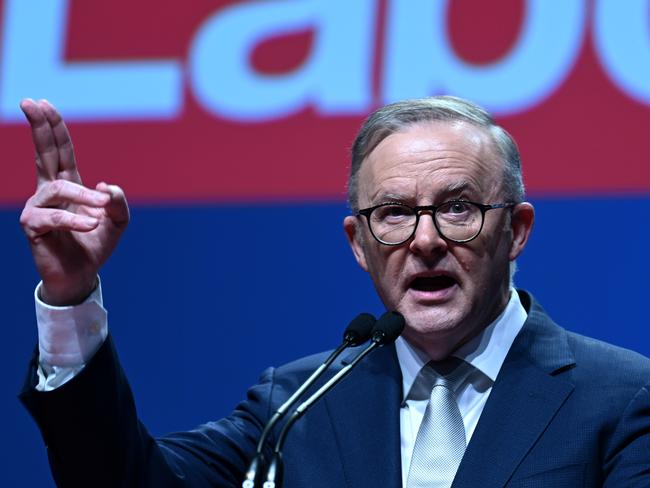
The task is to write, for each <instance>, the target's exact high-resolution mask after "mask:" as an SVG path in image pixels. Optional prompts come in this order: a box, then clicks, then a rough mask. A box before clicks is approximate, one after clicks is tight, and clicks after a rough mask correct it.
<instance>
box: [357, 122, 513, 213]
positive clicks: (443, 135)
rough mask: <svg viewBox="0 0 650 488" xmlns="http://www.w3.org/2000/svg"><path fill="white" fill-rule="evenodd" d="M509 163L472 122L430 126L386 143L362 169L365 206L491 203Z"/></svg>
mask: <svg viewBox="0 0 650 488" xmlns="http://www.w3.org/2000/svg"><path fill="white" fill-rule="evenodd" d="M502 175H503V163H502V161H501V158H499V156H498V153H497V150H496V148H495V145H494V142H493V139H492V137H491V135H490V133H489V132H488V131H487V130H486V129H484V128H481V127H477V126H475V125H473V124H470V123H467V122H458V121H454V122H427V123H419V124H414V125H410V126H408V127H406V128H405V129H403V130H401V131H400V132H396V133H394V134H391V135H390V136H388V137H386V138H385V139H384V140H382V141H381V142H380V143H379V144H378V145H377V147H376V148H375V149H374V150H373V151H372V152H371V153H370V154H369V155H368V157H367V158H366V160H365V161H364V162H363V164H362V165H361V168H360V169H359V190H360V191H359V203H360V204H361V205H362V206H365V205H370V204H376V203H380V202H379V201H378V200H382V199H386V198H398V199H405V200H418V201H422V199H436V198H445V197H450V198H451V197H454V196H461V194H462V195H464V196H467V197H468V198H477V199H478V198H480V199H484V198H490V197H492V196H495V195H496V194H498V192H499V191H500V188H501V182H502Z"/></svg>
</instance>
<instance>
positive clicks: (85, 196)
mask: <svg viewBox="0 0 650 488" xmlns="http://www.w3.org/2000/svg"><path fill="white" fill-rule="evenodd" d="M109 202H110V195H107V194H106V193H105V192H101V191H96V190H92V189H90V188H86V187H85V186H82V185H79V184H77V183H73V182H72V181H67V180H55V181H50V182H47V183H46V184H44V185H41V186H40V187H39V188H38V190H37V191H36V194H34V196H33V197H32V198H31V199H30V202H29V205H33V206H35V207H56V206H59V205H66V204H78V205H87V206H90V207H104V206H106V205H107V204H108V203H109Z"/></svg>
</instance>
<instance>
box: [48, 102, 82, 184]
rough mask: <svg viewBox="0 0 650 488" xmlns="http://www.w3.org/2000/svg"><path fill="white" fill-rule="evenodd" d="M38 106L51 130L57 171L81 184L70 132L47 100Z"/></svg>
mask: <svg viewBox="0 0 650 488" xmlns="http://www.w3.org/2000/svg"><path fill="white" fill-rule="evenodd" d="M39 105H40V106H41V108H42V109H43V113H44V114H45V117H46V118H47V121H48V122H49V124H50V127H51V128H52V135H53V136H54V142H55V144H56V147H57V149H58V151H59V171H60V172H61V171H62V172H65V173H66V175H67V176H69V177H70V179H72V181H75V182H76V183H81V178H80V177H79V172H78V171H77V162H76V161H75V157H74V148H73V146H72V138H71V137H70V132H68V128H67V127H66V125H65V122H64V121H63V117H61V114H60V113H59V112H58V110H57V109H56V108H54V105H52V104H51V103H50V102H48V101H47V100H41V101H40V102H39ZM66 179H68V178H66Z"/></svg>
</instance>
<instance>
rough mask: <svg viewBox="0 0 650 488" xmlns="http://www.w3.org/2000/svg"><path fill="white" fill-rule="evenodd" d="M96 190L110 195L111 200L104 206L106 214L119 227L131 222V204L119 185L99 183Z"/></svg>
mask: <svg viewBox="0 0 650 488" xmlns="http://www.w3.org/2000/svg"><path fill="white" fill-rule="evenodd" d="M95 189H96V190H98V191H100V192H104V193H106V194H108V195H110V202H109V203H108V205H106V206H105V207H104V209H105V211H106V215H107V216H108V218H110V219H111V220H112V221H113V223H114V224H115V225H116V226H118V227H124V226H126V225H127V224H128V223H129V204H128V203H127V201H126V195H124V191H123V190H122V189H121V188H120V187H119V186H117V185H109V184H107V183H104V182H103V181H102V182H101V183H98V184H97V186H96V187H95Z"/></svg>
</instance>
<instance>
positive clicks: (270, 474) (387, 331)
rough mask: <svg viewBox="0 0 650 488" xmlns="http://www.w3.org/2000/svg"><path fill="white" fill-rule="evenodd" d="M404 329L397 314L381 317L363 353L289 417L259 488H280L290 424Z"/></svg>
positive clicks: (400, 317)
mask: <svg viewBox="0 0 650 488" xmlns="http://www.w3.org/2000/svg"><path fill="white" fill-rule="evenodd" d="M404 325H405V321H404V317H403V316H402V314H400V313H399V312H395V311H390V312H386V313H385V314H384V315H382V316H381V317H380V318H379V320H377V323H376V324H375V326H374V327H373V329H372V332H371V334H370V340H371V343H370V344H369V345H368V346H367V347H366V348H365V349H364V350H363V351H361V352H360V353H359V354H358V355H357V357H355V358H354V360H352V362H350V363H349V364H347V365H346V366H344V367H343V368H342V369H341V370H340V371H338V372H337V373H336V374H335V375H334V376H332V377H331V378H330V379H329V380H328V381H327V382H326V383H325V384H324V385H323V386H321V387H320V388H319V389H318V390H317V391H316V392H315V393H314V394H313V395H311V396H310V397H309V398H308V399H307V400H305V401H304V402H302V403H301V404H300V405H299V406H298V407H297V408H296V409H295V410H294V412H293V413H292V414H291V416H290V417H289V420H287V422H286V423H285V424H284V426H283V427H282V430H281V431H280V434H279V436H278V440H277V443H276V444H275V449H274V451H273V457H272V458H271V461H270V463H269V466H268V469H267V472H266V479H265V480H264V485H263V486H264V488H280V487H281V486H282V478H283V472H284V467H283V461H282V447H283V446H284V441H285V439H286V437H287V434H288V432H289V430H290V429H291V427H292V426H293V424H295V423H296V421H297V420H298V419H299V418H300V417H302V416H303V415H304V414H305V412H306V411H307V410H308V409H309V408H310V407H311V406H312V405H313V404H314V403H316V402H317V401H318V400H319V399H321V398H322V397H323V396H324V395H325V394H326V393H327V392H328V391H330V390H331V389H332V388H334V386H336V385H337V384H338V383H339V382H340V381H341V380H342V379H343V378H344V377H345V376H347V375H348V374H349V373H350V371H351V370H352V368H354V367H355V366H356V365H357V364H359V362H360V361H361V360H362V359H363V358H364V357H366V356H367V355H368V354H369V353H370V352H372V351H373V350H375V349H376V348H378V347H380V346H383V345H384V344H389V343H391V342H394V341H395V339H397V338H398V337H399V335H400V334H401V333H402V331H403V330H404Z"/></svg>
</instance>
